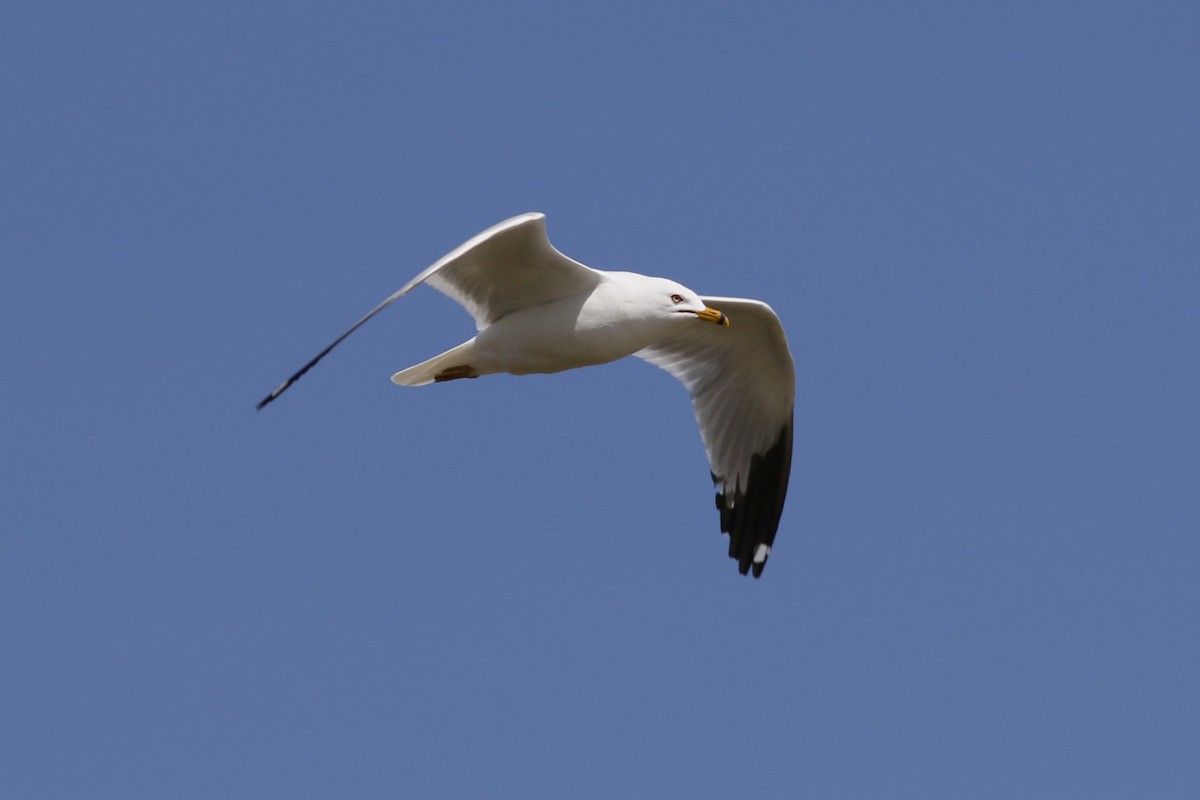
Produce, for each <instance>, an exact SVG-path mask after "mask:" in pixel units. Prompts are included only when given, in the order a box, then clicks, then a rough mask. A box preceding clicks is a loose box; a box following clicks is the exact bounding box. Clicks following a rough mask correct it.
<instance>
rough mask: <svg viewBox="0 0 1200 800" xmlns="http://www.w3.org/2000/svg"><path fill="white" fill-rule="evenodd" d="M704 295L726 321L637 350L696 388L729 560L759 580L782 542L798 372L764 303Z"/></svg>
mask: <svg viewBox="0 0 1200 800" xmlns="http://www.w3.org/2000/svg"><path fill="white" fill-rule="evenodd" d="M701 299H702V300H703V301H704V303H705V305H707V306H709V307H710V308H714V309H716V310H718V311H722V312H724V313H725V315H726V316H727V317H728V318H729V327H727V328H726V327H720V326H715V325H695V326H688V328H689V329H688V331H687V332H686V333H681V334H679V335H677V336H675V337H672V338H671V339H669V340H667V341H665V342H663V343H661V344H658V345H655V346H654V347H651V348H648V349H646V350H642V351H640V352H638V353H636V355H637V356H638V357H639V358H643V359H645V360H646V361H649V362H650V363H651V364H654V365H655V366H658V367H661V368H663V369H665V370H666V371H667V372H669V373H671V374H672V375H674V376H675V377H676V378H678V379H679V380H680V381H681V382H682V383H683V385H684V386H685V387H686V388H687V390H688V392H690V393H691V395H692V406H693V408H694V409H695V411H696V421H697V422H698V423H699V424H700V436H701V437H702V438H703V440H704V449H705V450H706V451H707V452H708V462H709V465H710V467H711V469H712V478H713V483H714V484H715V486H716V490H717V508H718V509H719V510H720V512H721V532H722V533H725V534H728V536H729V556H730V558H735V559H737V562H738V571H739V572H741V573H742V574H743V575H745V574H746V573H747V572H749V571H750V570H751V569H753V571H754V577H756V578H757V577H759V576H760V575H761V574H762V570H763V566H764V565H765V564H766V562H767V557H768V556H769V555H770V552H771V545H772V544H773V543H774V541H775V532H776V530H777V529H778V528H779V518H780V516H781V515H782V513H783V501H784V498H785V497H786V495H787V486H788V476H789V475H790V474H791V470H792V407H793V405H794V403H795V398H796V369H795V365H794V364H793V362H792V354H791V352H790V351H789V350H788V345H787V337H786V336H785V335H784V333H783V326H782V325H780V324H779V318H778V317H776V316H775V312H774V311H772V310H771V307H770V306H768V305H767V304H766V303H760V302H758V301H757V300H742V299H738V298H731V297H704V298H701Z"/></svg>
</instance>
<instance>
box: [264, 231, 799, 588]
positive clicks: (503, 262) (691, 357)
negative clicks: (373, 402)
mask: <svg viewBox="0 0 1200 800" xmlns="http://www.w3.org/2000/svg"><path fill="white" fill-rule="evenodd" d="M422 283H427V284H429V285H430V286H432V287H433V288H434V289H437V290H438V291H440V292H442V293H443V294H445V295H447V296H449V297H450V298H451V299H453V300H455V301H456V302H458V303H460V304H462V306H463V307H464V308H466V310H467V311H468V312H470V314H471V316H472V317H474V318H475V325H476V328H477V329H478V333H477V334H476V336H475V337H474V338H472V339H469V340H467V341H465V342H463V343H462V344H460V345H458V346H457V347H454V348H451V349H450V350H447V351H446V352H444V353H442V354H441V355H439V356H434V357H433V358H431V359H429V360H428V361H424V362H422V363H420V364H417V365H416V366H413V367H409V368H408V369H404V370H401V371H400V372H397V373H396V374H395V375H393V376H392V381H393V382H394V383H396V384H399V385H400V386H424V385H425V384H427V383H434V382H440V381H452V380H457V379H460V378H478V377H479V376H480V375H490V374H493V373H498V372H507V373H511V374H513V375H530V374H534V373H550V372H561V371H563V370H566V369H574V368H576V367H587V366H592V365H594V364H606V363H608V362H610V361H616V360H617V359H619V358H624V357H625V356H630V355H632V356H637V357H638V358H641V359H644V360H646V361H649V362H650V363H651V364H654V365H656V366H658V367H661V368H662V369H664V370H666V371H667V372H669V373H671V374H672V375H674V376H675V377H676V378H677V379H679V381H680V382H682V383H683V385H684V387H685V388H686V389H687V390H688V392H689V393H691V396H692V406H693V408H694V410H695V412H696V421H697V422H698V423H699V425H700V436H701V438H702V439H703V440H704V448H705V450H706V451H707V453H708V462H709V466H710V469H711V474H712V479H713V484H714V485H715V487H716V493H717V509H718V510H719V511H720V514H721V532H722V533H723V534H725V535H726V536H728V537H729V557H730V558H733V559H736V560H737V562H738V571H739V572H740V573H741V574H743V575H745V574H747V573H749V572H751V571H753V574H754V577H756V578H757V577H759V576H760V575H762V571H763V567H764V566H765V565H766V563H767V557H768V556H769V555H770V553H771V545H772V544H773V543H774V541H775V532H776V530H777V529H778V528H779V518H780V515H781V514H782V513H783V501H784V497H785V496H786V494H787V486H788V476H789V474H790V473H791V468H792V405H793V403H794V401H795V396H796V373H795V367H794V365H793V363H792V356H791V352H790V351H789V350H788V344H787V338H786V337H785V336H784V333H783V327H782V326H781V325H780V324H779V318H778V317H776V316H775V312H774V311H772V310H771V308H770V306H768V305H767V304H766V303H761V302H759V301H757V300H744V299H740V298H733V297H700V296H698V295H697V294H696V293H695V292H693V291H692V290H691V289H688V288H686V287H684V286H681V285H680V284H678V283H676V282H675V281H671V280H667V279H665V278H652V277H649V276H646V275H639V274H637V273H633V272H609V271H605V270H598V269H592V268H591V267H586V266H584V265H583V264H580V263H579V262H578V261H574V260H573V259H570V258H567V257H566V256H564V255H563V254H562V253H560V252H558V250H556V249H555V248H554V246H553V245H551V244H550V240H549V239H547V238H546V218H545V216H544V215H542V214H536V213H535V214H522V215H521V216H517V217H513V218H512V219H508V220H505V221H504V222H501V223H499V224H498V225H494V226H492V227H491V228H488V229H487V230H486V231H484V232H483V233H481V234H479V235H478V236H475V237H474V238H473V239H470V240H468V241H467V242H466V243H464V244H462V245H460V246H459V247H458V248H456V249H455V250H453V251H451V252H450V253H449V254H447V255H446V256H445V257H443V258H442V259H441V260H439V261H438V262H437V263H435V264H434V265H433V266H431V267H429V268H428V269H426V270H425V271H424V272H422V273H421V274H420V275H418V276H417V277H415V278H413V279H412V280H411V281H409V282H408V283H407V284H406V285H405V286H404V287H403V288H402V289H400V290H399V291H398V292H396V293H395V294H393V295H392V296H391V297H389V298H388V299H386V300H384V301H383V302H382V303H380V304H379V305H378V306H376V307H375V308H373V309H371V311H370V312H368V313H367V315H366V316H364V317H363V318H362V319H360V320H359V321H358V322H356V323H355V324H354V325H353V326H352V327H351V328H350V329H349V330H347V331H346V332H345V333H343V334H342V335H341V336H339V337H338V338H337V339H335V340H334V341H333V343H332V344H330V345H329V346H328V347H326V348H325V349H324V350H322V351H321V352H320V353H318V354H317V356H316V357H315V358H313V359H312V360H311V361H309V362H308V363H307V364H305V365H304V367H303V368H301V369H300V370H299V371H298V372H296V374H294V375H292V376H291V377H290V378H288V379H287V380H286V381H284V382H283V383H281V384H280V385H279V387H278V388H277V389H275V391H273V392H271V393H270V394H269V395H267V396H266V397H265V398H263V399H262V401H260V402H259V404H258V408H259V409H260V410H261V409H262V408H263V407H264V406H266V405H267V404H268V403H270V402H271V401H272V400H274V399H275V398H277V397H279V395H281V394H282V393H283V392H284V391H285V390H286V389H287V388H288V387H289V386H291V385H292V384H293V383H295V382H296V380H297V379H299V378H300V376H302V375H303V374H304V373H306V372H308V371H309V370H310V369H311V368H312V367H313V366H314V365H315V364H316V363H317V362H318V361H320V360H321V359H322V358H324V357H325V356H326V355H327V354H328V353H329V351H330V350H332V349H333V348H334V347H337V345H339V344H340V343H341V342H342V340H343V339H345V338H346V337H347V336H349V335H350V334H351V333H353V332H354V331H356V330H358V328H359V327H360V326H362V325H363V324H364V323H365V322H366V321H367V320H369V319H370V318H371V317H373V316H375V315H376V314H378V313H379V312H380V311H382V310H383V309H385V308H387V307H388V306H389V305H391V304H392V303H393V302H395V301H396V300H398V299H399V298H401V297H403V296H404V295H406V294H408V293H409V291H411V290H412V289H413V287H415V286H418V285H420V284H422Z"/></svg>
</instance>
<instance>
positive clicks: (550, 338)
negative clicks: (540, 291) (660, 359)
mask: <svg viewBox="0 0 1200 800" xmlns="http://www.w3.org/2000/svg"><path fill="white" fill-rule="evenodd" d="M635 328H636V326H630V325H628V324H626V322H625V321H624V320H622V319H621V318H620V317H619V316H618V315H614V314H612V313H609V312H608V311H607V310H606V309H603V308H601V309H599V310H598V309H597V308H596V307H595V306H590V305H589V304H588V303H587V298H586V297H582V298H579V297H572V298H567V299H565V300H558V301H555V302H553V303H547V304H545V305H542V306H536V307H534V308H526V309H522V310H520V311H517V312H514V313H512V314H509V315H507V316H505V317H502V318H500V319H498V320H496V321H495V322H493V323H492V324H491V325H489V326H487V327H486V328H484V329H483V330H482V331H480V332H479V335H478V336H477V337H476V338H475V346H476V352H477V356H476V359H475V360H476V362H477V363H476V364H475V366H477V368H479V369H480V371H481V374H482V373H483V372H509V373H512V374H514V375H528V374H533V373H547V372H562V371H563V370H567V369H575V368H577V367H588V366H592V365H595V364H606V363H608V362H610V361H616V360H617V359H619V358H624V357H625V356H628V355H632V354H633V353H635V352H637V351H638V350H641V349H642V348H643V347H645V346H646V343H644V342H642V341H641V340H642V338H644V337H641V336H639V335H638V332H637V331H636V330H635Z"/></svg>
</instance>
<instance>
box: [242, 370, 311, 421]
mask: <svg viewBox="0 0 1200 800" xmlns="http://www.w3.org/2000/svg"><path fill="white" fill-rule="evenodd" d="M305 369H308V368H307V367H305ZM295 382H296V379H295V378H294V377H293V378H288V379H287V380H286V381H284V382H283V383H281V384H279V386H278V387H277V388H276V389H275V391H273V392H271V393H270V394H269V395H267V396H266V397H264V398H263V399H262V400H259V401H258V405H256V406H255V407H254V410H255V411H262V410H263V409H264V408H266V407H267V404H268V403H270V402H271V401H272V400H274V399H275V398H276V397H279V395H281V394H283V391H284V389H287V388H288V387H289V386H291V385H292V384H293V383H295Z"/></svg>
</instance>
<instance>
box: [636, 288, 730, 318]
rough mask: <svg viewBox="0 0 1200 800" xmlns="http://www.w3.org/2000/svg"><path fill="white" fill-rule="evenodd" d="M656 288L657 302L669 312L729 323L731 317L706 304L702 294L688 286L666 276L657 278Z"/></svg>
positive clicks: (655, 296) (655, 297) (655, 299)
mask: <svg viewBox="0 0 1200 800" xmlns="http://www.w3.org/2000/svg"><path fill="white" fill-rule="evenodd" d="M654 289H655V294H654V302H655V304H656V305H657V306H658V307H660V308H662V309H663V310H664V311H666V312H667V313H670V314H676V315H687V316H686V317H685V318H689V319H690V318H691V317H695V318H696V319H700V320H703V321H704V322H712V323H714V324H716V325H729V317H727V316H725V314H723V313H722V312H720V311H717V310H716V309H714V308H709V307H708V306H706V305H705V304H704V301H703V300H701V299H700V296H699V295H697V294H696V293H695V292H693V291H692V290H691V289H689V288H687V287H686V286H683V285H681V284H678V283H676V282H675V281H671V280H667V279H666V278H657V279H655V287H654Z"/></svg>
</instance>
